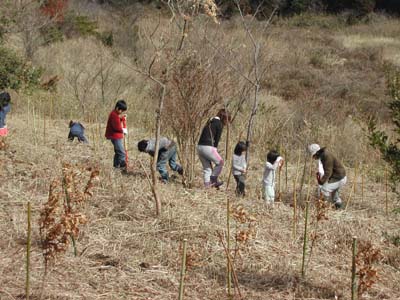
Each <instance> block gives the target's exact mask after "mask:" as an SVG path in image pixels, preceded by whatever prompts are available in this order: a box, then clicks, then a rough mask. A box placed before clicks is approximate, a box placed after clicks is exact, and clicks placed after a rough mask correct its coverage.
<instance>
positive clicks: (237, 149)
mask: <svg viewBox="0 0 400 300" xmlns="http://www.w3.org/2000/svg"><path fill="white" fill-rule="evenodd" d="M246 151H247V146H246V143H245V142H242V141H240V142H239V143H237V144H236V147H235V150H234V151H233V152H234V153H235V155H242V154H243V152H246Z"/></svg>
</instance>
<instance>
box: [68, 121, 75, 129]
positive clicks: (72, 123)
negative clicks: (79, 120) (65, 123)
mask: <svg viewBox="0 0 400 300" xmlns="http://www.w3.org/2000/svg"><path fill="white" fill-rule="evenodd" d="M72 125H74V121H72V120H71V121H69V128H71V127H72Z"/></svg>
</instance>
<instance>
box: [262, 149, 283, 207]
mask: <svg viewBox="0 0 400 300" xmlns="http://www.w3.org/2000/svg"><path fill="white" fill-rule="evenodd" d="M282 166H283V158H282V157H281V156H280V155H279V153H278V152H277V151H275V150H271V151H270V152H268V154H267V162H266V163H265V170H264V176H263V189H264V200H265V201H266V202H267V204H273V203H274V201H275V175H276V170H277V169H278V168H281V167H282Z"/></svg>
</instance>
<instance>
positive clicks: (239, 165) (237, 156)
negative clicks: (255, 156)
mask: <svg viewBox="0 0 400 300" xmlns="http://www.w3.org/2000/svg"><path fill="white" fill-rule="evenodd" d="M246 151H247V145H246V143H245V142H239V143H237V144H236V147H235V150H234V152H233V158H232V171H233V177H234V178H235V180H236V195H237V196H245V187H246V184H245V180H246V177H245V176H246V172H247V170H246V169H247V162H246Z"/></svg>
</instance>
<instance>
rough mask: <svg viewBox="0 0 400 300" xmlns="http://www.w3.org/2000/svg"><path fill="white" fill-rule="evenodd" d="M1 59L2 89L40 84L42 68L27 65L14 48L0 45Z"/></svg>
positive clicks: (0, 80)
mask: <svg viewBox="0 0 400 300" xmlns="http://www.w3.org/2000/svg"><path fill="white" fill-rule="evenodd" d="M0 61H1V64H0V90H3V89H6V88H10V89H14V90H18V89H20V88H31V87H34V86H37V85H38V84H39V79H40V76H41V74H42V70H41V69H38V68H34V67H30V66H27V65H25V64H24V63H23V61H22V60H21V59H20V58H19V57H18V56H17V55H16V54H15V53H14V52H13V51H12V50H10V49H7V48H4V47H0Z"/></svg>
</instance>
